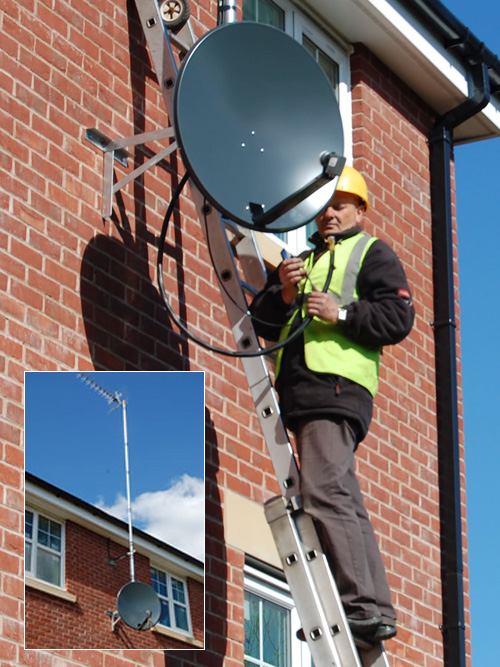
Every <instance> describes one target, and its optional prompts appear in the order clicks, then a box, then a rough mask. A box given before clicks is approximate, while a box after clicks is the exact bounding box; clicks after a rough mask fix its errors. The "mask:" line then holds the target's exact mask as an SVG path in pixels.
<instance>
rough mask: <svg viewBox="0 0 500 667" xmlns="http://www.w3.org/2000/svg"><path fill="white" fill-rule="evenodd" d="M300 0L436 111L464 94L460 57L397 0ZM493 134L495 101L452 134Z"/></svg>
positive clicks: (497, 131) (497, 130) (499, 121)
mask: <svg viewBox="0 0 500 667" xmlns="http://www.w3.org/2000/svg"><path fill="white" fill-rule="evenodd" d="M304 4H307V6H308V7H309V8H310V9H311V11H312V12H313V13H314V14H316V16H317V17H318V18H320V17H322V18H323V20H324V19H326V21H327V22H328V23H329V24H330V25H331V27H332V28H333V29H334V30H335V31H337V32H339V33H340V34H341V35H342V36H343V38H344V39H345V40H346V41H347V42H350V43H351V44H355V43H356V42H362V43H363V44H364V45H365V46H366V47H367V48H368V49H369V50H370V51H372V52H373V53H374V54H375V55H376V56H377V58H379V59H380V60H381V61H382V62H383V63H384V64H385V65H387V67H388V68H389V69H390V70H391V71H393V72H394V73H395V74H396V75H397V76H398V77H399V78H400V79H401V80H402V81H404V82H405V83H406V84H407V85H408V86H409V87H410V88H411V89H412V90H414V91H415V92H416V93H417V95H419V96H420V97H421V98H422V99H423V100H424V101H425V102H426V103H427V104H428V105H429V106H430V107H431V108H432V109H434V110H435V111H436V112H437V113H438V114H443V113H445V112H446V111H449V110H450V109H452V108H454V107H455V106H457V105H458V104H460V102H463V100H464V99H466V98H467V97H468V94H469V93H468V80H467V72H466V69H465V67H464V66H463V65H462V63H461V62H460V60H459V59H457V58H456V57H455V56H454V55H453V53H451V52H449V51H447V50H446V49H445V48H444V46H443V45H442V44H441V43H440V41H439V40H438V38H437V37H436V36H435V35H434V34H432V32H431V31H430V30H428V29H427V28H426V27H424V26H423V25H422V24H421V23H419V22H418V21H417V19H415V18H414V17H413V16H412V15H411V14H410V13H409V12H408V11H407V10H406V8H404V7H402V6H401V5H400V4H399V3H398V2H397V0H314V2H312V0H309V1H308V2H306V3H304ZM320 20H321V19H320ZM495 136H500V104H499V103H498V100H493V102H490V104H488V106H487V107H486V108H485V109H484V110H483V111H482V112H481V113H479V114H477V115H476V116H474V117H473V118H472V119H470V120H469V121H467V122H466V123H464V124H463V125H461V126H460V127H458V128H457V129H456V130H455V132H454V137H455V140H456V141H458V142H466V141H475V140H479V139H487V138H490V137H495Z"/></svg>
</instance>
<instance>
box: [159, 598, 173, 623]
mask: <svg viewBox="0 0 500 667" xmlns="http://www.w3.org/2000/svg"><path fill="white" fill-rule="evenodd" d="M160 605H161V613H160V620H159V621H158V622H159V623H160V625H166V626H167V627H170V626H171V623H170V610H169V608H168V602H166V601H165V600H160Z"/></svg>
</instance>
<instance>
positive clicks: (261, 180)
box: [173, 21, 345, 232]
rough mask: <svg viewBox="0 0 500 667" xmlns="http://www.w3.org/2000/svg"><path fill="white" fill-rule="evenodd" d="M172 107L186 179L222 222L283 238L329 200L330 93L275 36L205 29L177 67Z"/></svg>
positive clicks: (338, 163)
mask: <svg viewBox="0 0 500 667" xmlns="http://www.w3.org/2000/svg"><path fill="white" fill-rule="evenodd" d="M173 109H174V113H173V123H174V129H175V136H176V139H177V142H178V145H179V149H180V152H181V156H182V159H183V162H184V165H185V166H186V169H187V170H188V172H189V175H190V177H191V178H192V179H193V181H194V182H195V184H196V186H197V187H198V189H199V190H200V191H201V192H202V193H203V194H204V196H205V197H206V199H207V200H208V201H209V202H210V203H211V204H212V205H213V206H214V207H215V208H216V209H217V210H218V211H220V212H221V213H222V215H223V216H224V217H226V218H228V219H229V220H232V221H234V222H236V223H237V224H240V225H242V226H244V227H247V228H251V229H255V230H259V231H264V232H284V231H288V230H291V229H295V228H297V227H300V226H303V225H305V224H306V223H308V222H309V221H311V220H313V219H314V218H315V217H316V216H317V215H318V214H319V213H320V212H321V211H322V210H323V209H324V208H325V207H326V206H327V204H328V202H329V201H330V199H331V198H332V196H333V194H334V192H335V188H336V184H337V181H338V177H339V176H340V173H341V172H342V169H343V167H344V164H345V158H344V157H343V156H342V154H343V150H344V140H343V130H342V122H341V118H340V111H339V108H338V104H337V100H336V98H335V93H334V91H333V89H332V87H331V85H330V82H329V81H328V79H327V78H326V76H325V75H324V73H323V71H322V70H321V68H320V67H319V66H318V64H317V63H316V61H315V60H314V58H312V56H311V55H310V54H309V53H308V52H307V51H306V50H305V49H304V48H303V47H302V46H301V45H300V44H299V43H298V42H297V41H295V40H294V39H293V38H292V37H290V36H288V35H287V34H285V33H284V32H282V31H281V30H278V29H277V28H273V27H271V26H268V25H264V24H261V23H253V22H249V21H243V22H234V23H225V24H223V25H220V26H218V27H217V28H214V29H213V30H211V31H210V32H208V33H207V34H206V35H204V36H203V37H202V38H201V39H199V40H198V41H197V42H196V43H195V44H194V45H193V47H192V48H191V50H190V51H189V53H188V54H187V56H186V57H185V58H184V60H183V61H182V65H181V68H180V70H179V74H178V76H177V79H176V82H175V89H174V98H173Z"/></svg>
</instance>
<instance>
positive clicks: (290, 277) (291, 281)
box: [278, 257, 307, 304]
mask: <svg viewBox="0 0 500 667" xmlns="http://www.w3.org/2000/svg"><path fill="white" fill-rule="evenodd" d="M278 275H279V279H280V282H281V284H282V285H283V289H282V290H281V298H282V299H283V301H284V302H285V303H288V304H290V303H292V301H293V300H294V299H295V297H296V296H297V289H298V284H299V283H300V281H301V280H302V279H303V278H305V276H306V275H307V271H306V269H305V264H304V262H303V261H302V260H301V259H300V257H290V258H289V259H285V260H284V261H283V262H281V264H280V268H279V272H278Z"/></svg>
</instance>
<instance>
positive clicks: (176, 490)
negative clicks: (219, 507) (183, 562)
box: [96, 475, 205, 560]
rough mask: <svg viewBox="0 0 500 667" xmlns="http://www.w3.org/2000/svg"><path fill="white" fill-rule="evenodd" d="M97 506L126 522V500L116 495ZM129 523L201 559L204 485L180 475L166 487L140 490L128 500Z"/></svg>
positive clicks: (203, 543)
mask: <svg viewBox="0 0 500 667" xmlns="http://www.w3.org/2000/svg"><path fill="white" fill-rule="evenodd" d="M96 505H97V507H98V508H99V509H101V510H103V511H104V512H107V513H108V514H111V515H113V516H116V517H117V518H119V519H122V520H123V521H127V499H126V498H125V496H123V495H122V494H119V495H118V496H117V498H116V501H115V503H114V504H113V505H111V506H106V505H105V504H104V503H103V502H102V501H99V502H97V503H96ZM132 522H133V524H134V525H135V526H138V527H139V528H141V529H142V530H144V531H145V532H146V533H149V534H150V535H153V536H154V537H157V538H158V539H160V540H162V541H163V542H166V543H167V544H170V545H171V546H173V547H176V548H177V549H180V550H181V551H185V552H186V553H188V554H190V555H192V556H194V557H195V558H198V559H200V560H203V559H204V553H205V488H204V483H203V480H202V479H198V478H197V477H191V476H190V475H183V476H182V477H180V478H178V479H175V480H174V481H173V482H172V484H171V486H170V487H169V488H168V489H165V490H163V491H151V492H148V493H142V494H141V495H139V496H137V498H134V499H132Z"/></svg>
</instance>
